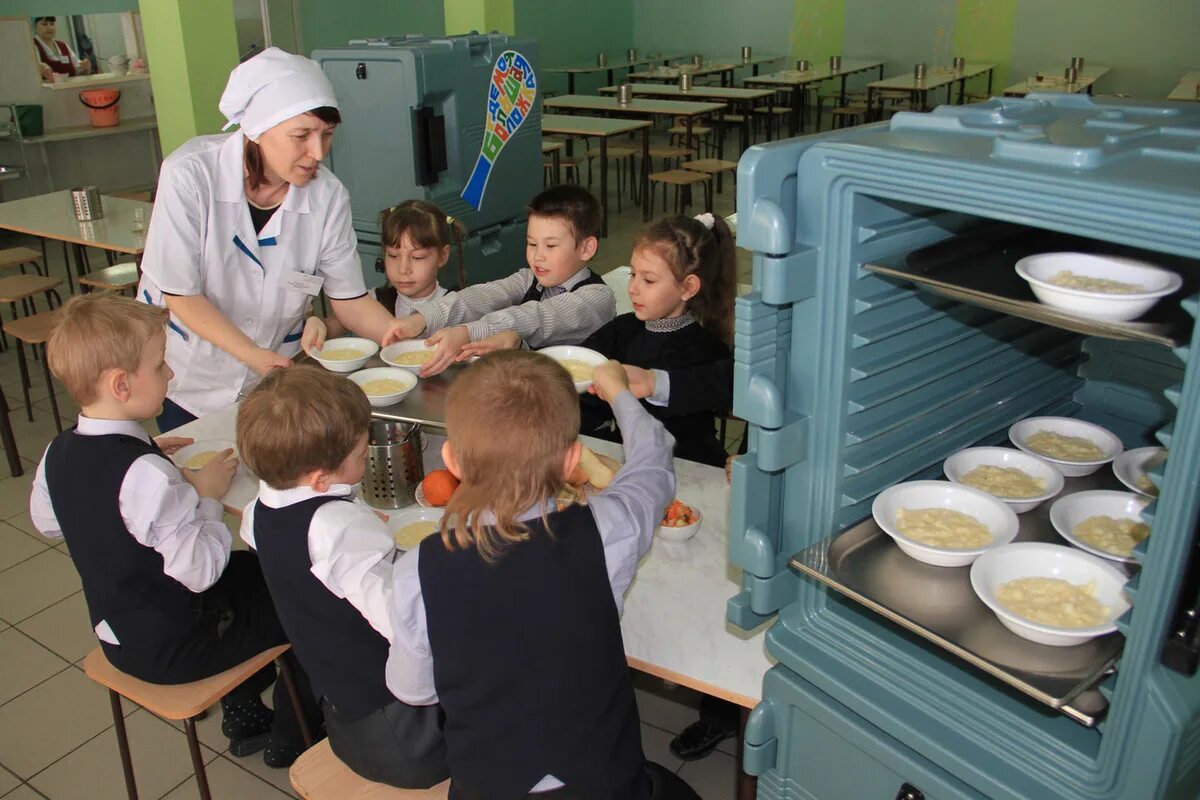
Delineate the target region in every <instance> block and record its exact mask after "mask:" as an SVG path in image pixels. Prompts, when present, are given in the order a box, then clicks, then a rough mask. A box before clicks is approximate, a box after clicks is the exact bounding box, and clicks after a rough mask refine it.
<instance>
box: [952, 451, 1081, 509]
mask: <svg viewBox="0 0 1200 800" xmlns="http://www.w3.org/2000/svg"><path fill="white" fill-rule="evenodd" d="M985 465H986V466H990V467H1006V468H1010V469H1019V470H1021V471H1022V472H1025V473H1026V474H1028V475H1032V476H1033V477H1034V478H1037V479H1039V480H1041V481H1042V482H1044V483H1045V484H1046V491H1045V492H1043V493H1042V494H1039V495H1037V496H1035V497H1021V498H1016V497H1002V496H1000V495H992V496H993V497H995V498H997V499H998V500H1002V501H1004V503H1006V504H1007V505H1008V507H1009V508H1011V509H1012V510H1013V511H1015V512H1016V513H1018V514H1024V513H1025V512H1026V511H1032V510H1033V509H1035V508H1037V507H1038V506H1039V505H1041V504H1042V503H1044V502H1045V501H1046V500H1049V499H1050V498H1051V497H1054V496H1055V495H1056V494H1058V493H1059V492H1061V491H1062V489H1063V476H1062V473H1061V472H1059V471H1058V470H1056V469H1055V468H1054V467H1053V466H1051V465H1050V464H1048V463H1047V462H1045V461H1043V460H1042V459H1040V458H1038V457H1037V456H1032V455H1030V454H1029V453H1026V452H1024V451H1022V450H1013V449H1012V448H1011V447H968V448H967V449H966V450H959V451H958V452H957V453H955V454H954V455H952V456H950V457H949V458H947V459H946V462H945V463H944V464H942V472H944V473H946V477H947V478H949V479H950V480H951V481H953V482H954V483H962V476H963V475H966V474H967V473H968V472H970V471H971V470H973V469H975V468H976V467H980V466H985ZM971 488H975V487H971Z"/></svg>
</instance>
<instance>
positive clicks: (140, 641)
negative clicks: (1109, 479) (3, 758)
mask: <svg viewBox="0 0 1200 800" xmlns="http://www.w3.org/2000/svg"><path fill="white" fill-rule="evenodd" d="M60 313H61V319H60V320H59V322H58V325H57V326H56V327H55V329H54V331H53V333H52V334H51V336H50V339H49V341H48V342H47V358H48V360H49V365H50V369H51V371H52V372H53V373H54V374H55V376H56V377H57V378H58V379H59V380H60V381H62V382H63V384H64V385H65V386H66V388H67V391H68V392H70V394H71V396H72V397H73V398H74V399H75V401H76V402H77V403H78V404H79V405H80V408H81V411H80V414H79V420H78V424H77V425H76V426H75V427H73V428H71V429H70V430H67V431H64V432H62V433H61V434H59V435H58V436H57V437H55V439H54V441H52V442H51V443H50V445H49V446H48V447H47V448H46V452H45V454H44V456H43V457H42V461H41V463H40V464H39V465H38V468H37V475H36V476H35V478H34V484H33V493H32V496H31V497H30V502H29V513H30V516H31V517H32V519H33V523H34V525H36V526H37V528H38V530H39V531H41V532H42V534H43V535H45V536H49V537H55V538H57V537H63V538H65V539H66V541H67V543H68V545H69V546H70V549H71V558H72V560H73V561H74V562H75V566H76V568H77V569H78V570H79V574H80V577H81V578H82V579H83V593H84V598H85V599H86V600H87V605H88V613H89V615H90V616H91V622H92V627H93V628H94V629H95V632H96V637H97V638H98V639H99V640H100V644H101V647H103V648H104V653H105V655H106V656H107V657H108V660H109V661H111V662H112V663H113V664H114V665H116V666H117V667H118V668H119V669H121V670H123V671H124V672H127V673H129V674H131V675H133V676H135V677H138V678H141V679H142V680H146V681H150V682H153V683H165V684H175V683H188V682H191V681H195V680H199V679H201V678H206V677H209V676H211V675H215V674H216V673H218V672H222V671H224V670H226V669H229V668H230V667H232V666H234V665H236V664H238V663H241V662H242V661H245V660H246V659H247V658H249V657H250V656H252V655H255V654H257V653H260V652H262V651H263V650H265V649H267V648H268V647H272V646H275V645H278V644H283V643H284V642H286V641H287V640H286V638H285V637H284V634H283V629H282V627H281V626H280V625H279V620H278V619H277V618H276V616H275V609H274V608H273V607H272V606H271V600H270V597H269V596H268V595H267V591H266V586H265V585H264V583H263V579H262V573H261V572H260V571H259V568H258V561H257V559H256V558H255V557H254V555H253V554H251V553H245V552H241V553H234V554H232V555H231V553H230V544H231V537H230V535H229V530H228V529H227V528H226V527H225V524H224V522H223V509H222V506H221V502H220V498H221V496H222V495H224V494H225V492H226V491H227V490H228V488H229V484H230V481H231V480H232V479H233V475H234V472H235V471H236V469H237V464H238V462H237V460H236V459H233V458H231V457H230V456H231V454H232V451H230V450H226V451H225V452H224V453H221V454H220V455H219V456H218V457H216V458H214V459H212V461H210V462H209V463H208V464H207V465H205V466H204V467H203V468H202V469H200V470H197V471H190V470H189V471H185V472H181V471H180V470H179V469H178V468H176V467H175V465H174V464H172V463H171V461H170V460H169V459H168V458H167V457H166V455H167V454H170V453H174V452H175V451H177V450H178V449H179V448H181V447H183V446H185V445H187V444H191V440H190V439H181V438H178V437H160V438H159V439H158V440H157V441H152V440H151V438H150V436H149V435H148V434H147V433H146V431H145V429H143V428H142V426H141V421H142V420H145V419H149V418H151V417H154V416H155V415H156V414H158V413H159V411H160V409H161V408H162V402H163V398H164V397H165V396H166V392H167V384H168V382H169V381H170V380H171V377H172V372H171V368H170V366H168V365H167V363H166V361H165V360H164V359H165V348H166V337H165V333H164V327H163V326H164V325H165V324H166V322H167V313H166V311H165V310H164V309H160V308H157V307H155V306H149V305H146V304H144V303H138V302H135V301H134V300H130V299H127V298H123V297H113V296H101V295H83V296H80V297H74V298H72V299H71V300H69V301H68V302H67V304H66V305H65V306H64V307H63V309H62V311H61V312H60ZM273 678H274V668H273V667H271V668H268V669H267V670H265V671H264V672H263V673H260V675H259V676H258V677H257V678H255V679H251V680H250V681H247V682H246V683H245V684H243V685H242V686H241V687H239V688H238V689H237V690H235V691H234V692H233V693H231V694H230V695H229V696H227V697H226V698H225V699H224V700H222V706H223V708H224V712H225V713H224V719H223V721H222V726H221V727H222V731H223V732H224V733H225V735H226V736H228V737H229V739H230V750H231V751H232V752H233V753H234V755H238V756H244V755H249V754H250V753H253V752H255V751H257V750H261V749H263V747H264V746H265V747H266V748H267V750H266V752H265V753H264V760H265V761H266V762H267V763H268V764H269V765H271V766H286V765H288V764H290V763H291V761H292V760H294V759H295V756H296V755H298V754H299V747H300V745H299V742H300V732H299V725H298V723H297V720H296V719H295V718H294V715H293V714H292V712H291V704H290V703H289V702H288V700H287V695H286V693H285V692H283V691H282V690H281V689H280V687H279V686H278V685H277V686H276V696H275V697H276V703H275V707H276V708H277V709H281V711H280V713H278V714H276V715H274V722H273V723H272V714H271V711H270V710H269V709H268V708H266V706H264V705H263V703H262V701H261V700H260V699H259V698H258V694H259V693H260V692H261V691H262V689H263V688H265V686H266V685H267V684H269V683H270V681H271V680H272V679H273ZM281 701H282V702H281Z"/></svg>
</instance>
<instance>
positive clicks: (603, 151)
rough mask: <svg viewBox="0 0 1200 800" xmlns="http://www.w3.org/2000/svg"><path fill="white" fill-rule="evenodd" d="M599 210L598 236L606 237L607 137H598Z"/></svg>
mask: <svg viewBox="0 0 1200 800" xmlns="http://www.w3.org/2000/svg"><path fill="white" fill-rule="evenodd" d="M600 208H601V209H602V210H603V221H602V222H601V223H600V235H601V236H608V137H607V136H601V137H600Z"/></svg>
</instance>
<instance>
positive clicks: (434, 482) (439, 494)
mask: <svg viewBox="0 0 1200 800" xmlns="http://www.w3.org/2000/svg"><path fill="white" fill-rule="evenodd" d="M457 488H458V478H456V477H454V476H453V475H451V474H450V470H448V469H435V470H434V471H433V472H431V473H429V474H428V475H426V476H425V480H423V481H421V491H422V492H424V493H425V499H426V500H428V501H429V504H430V505H434V506H444V505H446V503H448V502H450V495H452V494H454V490H455V489H457Z"/></svg>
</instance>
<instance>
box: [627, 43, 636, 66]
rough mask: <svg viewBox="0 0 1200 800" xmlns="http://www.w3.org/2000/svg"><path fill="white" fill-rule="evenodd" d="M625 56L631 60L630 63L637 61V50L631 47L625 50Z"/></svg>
mask: <svg viewBox="0 0 1200 800" xmlns="http://www.w3.org/2000/svg"><path fill="white" fill-rule="evenodd" d="M625 58H627V59H628V60H629V63H630V64H632V63H633V62H635V61H637V50H634V49H633V48H632V47H631V48H629V49H628V50H626V51H625Z"/></svg>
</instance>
